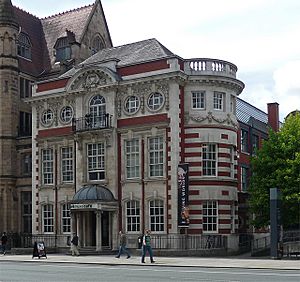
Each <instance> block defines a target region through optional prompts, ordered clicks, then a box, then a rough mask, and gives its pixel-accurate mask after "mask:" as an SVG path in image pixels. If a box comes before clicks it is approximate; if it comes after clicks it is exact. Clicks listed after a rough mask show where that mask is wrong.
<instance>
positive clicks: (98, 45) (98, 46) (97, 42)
mask: <svg viewBox="0 0 300 282" xmlns="http://www.w3.org/2000/svg"><path fill="white" fill-rule="evenodd" d="M104 48H105V44H104V41H103V39H102V37H101V36H100V35H97V36H95V37H94V39H93V41H92V46H91V50H92V55H94V54H96V53H97V52H98V51H100V50H102V49H104Z"/></svg>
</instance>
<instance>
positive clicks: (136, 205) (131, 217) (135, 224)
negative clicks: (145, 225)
mask: <svg viewBox="0 0 300 282" xmlns="http://www.w3.org/2000/svg"><path fill="white" fill-rule="evenodd" d="M140 229H141V210H140V202H139V201H136V200H131V201H128V202H127V203H126V230H127V232H139V231H140Z"/></svg>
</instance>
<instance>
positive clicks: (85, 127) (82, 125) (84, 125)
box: [72, 114, 112, 132]
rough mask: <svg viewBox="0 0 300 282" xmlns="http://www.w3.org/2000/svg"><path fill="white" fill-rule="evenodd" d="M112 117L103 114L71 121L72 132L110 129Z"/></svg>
mask: <svg viewBox="0 0 300 282" xmlns="http://www.w3.org/2000/svg"><path fill="white" fill-rule="evenodd" d="M111 120H112V115H110V114H104V115H100V116H92V115H86V116H85V117H82V118H78V119H75V118H74V119H73V121H72V129H73V131H74V132H81V131H89V130H99V129H106V128H111Z"/></svg>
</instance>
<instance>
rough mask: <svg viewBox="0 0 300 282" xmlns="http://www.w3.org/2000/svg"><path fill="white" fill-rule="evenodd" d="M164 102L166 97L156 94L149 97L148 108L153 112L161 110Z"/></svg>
mask: <svg viewBox="0 0 300 282" xmlns="http://www.w3.org/2000/svg"><path fill="white" fill-rule="evenodd" d="M163 102H164V97H163V95H162V94H160V93H158V92H154V93H152V94H151V95H150V96H149V99H148V107H149V109H150V110H152V111H156V110H159V109H160V108H161V107H162V105H163Z"/></svg>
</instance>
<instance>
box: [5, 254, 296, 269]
mask: <svg viewBox="0 0 300 282" xmlns="http://www.w3.org/2000/svg"><path fill="white" fill-rule="evenodd" d="M154 259H155V265H156V266H173V267H179V266H184V267H209V268H211V267H224V268H254V269H282V270H300V261H299V260H273V259H257V258H256V259H252V258H248V259H244V258H232V257H231V258H207V257H205V258H204V257H154ZM1 261H19V262H39V263H81V264H101V265H135V266H150V265H152V264H151V263H150V261H149V257H146V263H145V264H142V263H141V258H140V257H138V256H132V257H131V258H130V259H126V256H122V257H121V258H119V259H117V258H115V257H114V256H102V255H101V256H79V257H72V256H69V255H63V254H49V255H47V259H46V258H40V259H38V258H34V259H32V257H31V255H5V256H4V255H0V263H1Z"/></svg>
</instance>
